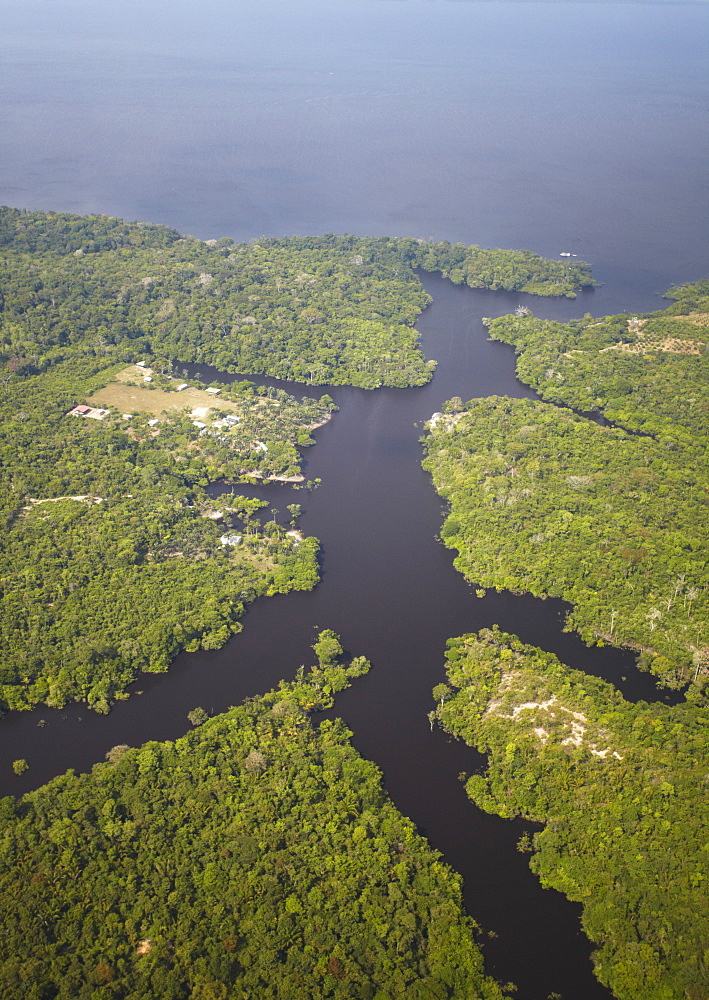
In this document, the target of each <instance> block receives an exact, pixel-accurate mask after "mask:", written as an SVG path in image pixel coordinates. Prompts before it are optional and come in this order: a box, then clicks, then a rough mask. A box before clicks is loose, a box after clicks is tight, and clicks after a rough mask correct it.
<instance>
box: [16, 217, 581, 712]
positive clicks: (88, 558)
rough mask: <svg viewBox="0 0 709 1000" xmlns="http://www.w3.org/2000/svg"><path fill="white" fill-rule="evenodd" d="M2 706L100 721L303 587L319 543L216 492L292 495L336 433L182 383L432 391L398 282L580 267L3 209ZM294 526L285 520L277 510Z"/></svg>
mask: <svg viewBox="0 0 709 1000" xmlns="http://www.w3.org/2000/svg"><path fill="white" fill-rule="evenodd" d="M0 257H1V265H2V282H3V283H2V297H1V298H0V365H1V366H2V383H3V385H2V395H1V398H0V422H1V438H0V463H1V465H2V477H1V482H2V486H1V487H0V507H1V508H2V515H3V519H4V524H5V526H6V532H5V537H4V542H3V549H2V555H1V556H0V560H1V566H2V578H3V594H2V603H1V605H0V620H1V623H2V624H1V626H0V627H1V629H2V642H3V650H4V655H3V662H2V665H0V709H2V710H8V709H28V708H31V707H33V706H35V705H37V704H46V705H48V706H50V707H61V706H63V705H65V704H66V703H67V702H68V701H71V700H76V701H86V702H88V704H89V705H90V706H91V707H92V708H94V709H96V710H97V711H101V712H106V711H108V710H109V708H110V705H111V704H112V702H114V701H115V699H117V698H122V697H125V696H126V689H127V687H128V685H129V684H130V682H131V681H133V680H134V679H135V678H136V676H137V675H138V673H139V672H140V671H150V672H161V671H164V670H166V669H167V668H168V666H169V664H170V662H171V660H172V659H173V658H174V656H175V655H176V654H177V653H178V652H179V651H180V650H183V649H184V650H188V651H191V650H192V651H193V650H196V649H199V648H201V649H216V648H219V647H220V646H222V645H223V644H224V643H225V642H226V641H227V639H228V638H229V636H230V635H232V634H233V633H234V632H237V631H239V630H240V628H241V624H240V618H241V616H242V614H243V611H244V607H245V605H246V604H247V603H249V602H250V601H252V600H253V599H254V598H255V597H257V596H259V595H264V594H266V595H268V594H276V593H286V592H288V591H291V590H302V589H310V588H312V587H313V586H315V584H316V583H317V581H318V565H317V550H318V543H317V541H316V540H315V539H312V538H310V539H304V538H303V537H302V536H301V534H300V533H299V531H298V530H297V524H296V522H297V512H295V508H297V507H298V505H297V504H293V505H290V507H293V508H294V510H291V511H290V513H291V521H290V524H289V525H282V524H281V523H280V522H279V521H278V519H277V517H276V514H278V513H280V512H278V511H276V513H275V514H274V516H273V517H272V518H271V520H267V521H266V522H265V523H263V524H260V523H259V522H258V520H257V519H256V517H255V516H254V515H255V508H254V507H253V502H252V501H247V500H246V499H245V498H243V497H240V496H239V494H238V492H237V493H236V494H235V495H234V498H233V503H232V504H231V506H230V507H229V509H228V510H227V509H223V505H222V508H221V509H216V508H215V507H214V505H212V504H211V503H210V501H209V498H208V497H207V495H206V493H205V490H204V488H205V487H206V486H207V485H208V483H209V482H211V481H213V480H215V479H218V478H226V479H228V480H230V481H235V482H238V481H244V480H246V481H249V482H253V481H254V480H260V479H270V480H274V479H280V480H286V481H296V482H298V481H300V480H302V479H303V477H302V474H301V456H300V453H299V451H298V449H299V448H303V447H307V446H308V445H310V444H312V443H314V442H313V438H312V436H311V432H312V431H313V430H314V429H315V428H316V427H318V426H321V425H322V424H323V423H325V422H326V421H327V420H328V419H329V418H330V416H331V414H332V412H333V410H334V409H336V408H335V407H334V404H333V403H332V400H331V398H330V397H329V396H328V395H323V396H322V397H321V398H320V399H319V400H318V399H311V398H304V399H303V400H301V401H300V402H298V401H297V400H296V399H295V398H294V397H292V396H290V395H289V394H287V393H286V392H284V391H283V390H282V389H280V388H273V387H271V388H266V387H256V386H254V385H253V384H252V383H250V382H249V381H248V380H242V381H240V382H232V383H226V382H222V381H218V380H217V381H211V382H202V381H201V378H200V373H199V372H194V373H193V376H192V377H189V376H188V372H187V369H186V368H184V367H182V365H184V364H190V363H196V364H198V365H201V364H204V365H207V364H209V365H217V366H219V367H221V368H222V369H225V370H228V371H232V372H233V371H239V372H259V373H269V374H271V375H275V376H277V377H281V378H284V377H287V378H289V379H295V380H300V381H307V382H309V383H322V382H330V383H334V384H351V385H355V386H361V387H364V388H376V387H378V386H382V385H390V386H401V387H404V386H413V385H422V384H424V383H425V382H427V381H429V380H430V378H431V376H432V372H433V370H434V368H435V361H426V360H425V359H424V357H423V355H422V353H421V351H420V350H419V348H418V339H419V338H418V333H417V331H416V330H415V329H414V327H413V324H414V321H415V320H416V318H417V316H418V315H419V313H420V312H421V310H422V309H423V308H424V307H425V305H426V304H427V303H428V302H429V301H430V299H429V296H428V295H427V294H426V292H425V291H424V289H423V288H422V286H421V284H420V282H419V281H418V279H417V277H416V275H415V274H414V270H413V269H414V268H415V267H421V268H424V269H429V270H440V271H443V272H444V273H446V274H449V275H450V277H451V280H454V281H456V282H458V283H461V282H466V283H468V284H469V285H471V286H474V287H480V286H483V287H492V288H523V289H527V290H528V291H536V292H538V293H540V294H541V293H542V292H544V293H546V294H564V295H573V294H575V289H576V288H579V287H583V286H588V285H592V284H593V281H592V279H591V278H590V274H589V270H588V268H587V266H586V265H583V264H580V263H568V262H558V261H547V260H544V259H543V258H540V257H538V256H537V255H535V254H532V253H528V252H525V251H504V250H500V251H491V250H484V249H481V248H479V247H465V246H463V245H455V246H454V245H451V244H448V243H431V244H424V243H420V242H419V241H416V240H407V239H403V240H402V239H395V238H387V237H382V238H369V239H358V238H355V237H350V236H344V237H338V236H334V235H326V236H324V237H319V238H293V239H282V240H276V239H269V240H262V241H260V242H258V243H251V244H234V243H233V241H231V240H229V239H223V240H216V241H214V240H213V241H209V242H207V243H205V242H203V241H201V240H198V239H194V238H189V237H183V236H180V234H179V233H177V232H176V231H175V230H172V229H169V228H167V227H163V226H153V225H146V224H142V223H125V222H123V221H122V220H120V219H115V218H109V217H106V216H75V215H69V214H65V213H51V212H50V213H44V212H29V211H25V210H19V209H10V208H1V209H0ZM289 509H290V508H289Z"/></svg>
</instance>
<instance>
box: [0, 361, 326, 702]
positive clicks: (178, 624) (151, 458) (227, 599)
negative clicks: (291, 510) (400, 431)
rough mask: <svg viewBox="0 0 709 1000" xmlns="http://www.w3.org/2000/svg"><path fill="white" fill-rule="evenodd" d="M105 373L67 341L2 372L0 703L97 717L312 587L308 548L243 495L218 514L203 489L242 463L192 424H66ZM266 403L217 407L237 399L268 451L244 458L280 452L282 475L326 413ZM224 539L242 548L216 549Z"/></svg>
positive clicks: (236, 394) (260, 462) (313, 554)
mask: <svg viewBox="0 0 709 1000" xmlns="http://www.w3.org/2000/svg"><path fill="white" fill-rule="evenodd" d="M114 369H115V366H114V368H111V369H107V368H106V362H105V359H104V358H102V357H94V356H92V355H91V354H88V355H84V354H83V353H82V351H81V349H80V348H78V347H77V348H75V349H74V353H73V355H72V356H71V357H70V358H67V359H65V360H62V361H57V362H56V363H55V364H53V365H51V366H49V367H48V368H47V369H46V370H44V371H40V372H37V371H35V370H34V369H33V368H32V367H28V368H27V369H25V368H20V369H19V370H16V371H14V372H11V373H10V374H11V375H12V377H11V378H10V379H8V380H7V382H6V385H5V386H4V389H3V390H0V464H1V467H2V478H1V485H0V506H1V507H2V515H3V525H4V536H3V545H2V551H1V553H0V566H1V579H2V592H1V594H0V633H1V635H2V645H3V660H2V664H1V665H0V705H1V706H2V707H3V708H28V707H31V706H33V705H35V704H37V703H38V702H44V703H46V704H49V705H63V704H64V703H65V702H66V701H67V700H70V699H81V700H86V701H88V703H89V704H90V705H91V706H92V707H94V708H96V709H97V710H99V711H106V710H107V709H108V707H109V705H110V703H111V701H112V700H113V699H114V698H115V697H118V696H120V695H121V694H122V693H123V692H124V691H125V688H126V685H127V684H129V683H130V681H132V680H134V679H135V677H136V675H137V673H138V672H139V671H140V670H150V671H161V670H166V669H167V667H168V664H169V662H170V660H171V659H172V658H173V657H174V656H175V654H176V653H178V652H179V651H180V650H181V649H188V650H189V649H197V648H199V647H200V646H201V647H202V648H204V649H214V648H217V647H219V646H221V645H223V643H224V642H226V640H227V638H228V637H229V636H230V635H231V634H232V633H233V632H235V631H237V630H238V629H239V628H240V625H239V618H240V616H241V614H242V612H243V610H244V605H245V604H246V602H248V601H251V600H253V599H254V598H255V597H256V596H258V595H260V594H275V593H282V592H287V591H289V590H292V589H309V588H311V587H313V586H314V585H315V583H316V582H317V579H318V567H317V549H318V545H317V541H316V540H315V539H312V538H311V539H304V540H302V541H301V540H300V539H299V538H298V537H296V536H294V535H289V534H288V533H287V530H286V527H283V526H281V524H280V523H277V522H276V520H275V519H274V520H271V521H267V522H266V523H265V524H263V525H261V524H259V522H258V521H257V520H256V517H255V510H254V503H253V501H252V502H246V501H239V500H238V499H236V498H233V499H232V500H231V501H230V503H231V506H230V508H229V509H225V508H224V505H223V504H222V505H221V506H220V507H219V510H215V509H214V505H213V503H212V502H211V501H210V500H209V498H208V497H207V495H206V493H205V491H204V486H205V485H206V484H207V482H208V481H210V480H211V479H215V478H217V477H218V476H220V475H233V474H235V473H236V472H238V471H239V470H241V469H243V466H244V461H245V457H244V455H243V454H240V453H239V452H238V449H237V450H236V451H235V449H234V448H233V447H232V446H230V445H229V443H228V441H227V442H226V443H225V442H224V441H223V440H220V436H218V435H212V434H207V435H206V436H205V434H204V433H203V432H202V431H200V430H199V429H198V428H197V427H195V426H194V423H193V422H192V420H191V418H190V416H189V414H187V413H177V414H176V415H174V416H169V415H166V416H164V417H162V418H161V419H160V421H159V424H158V426H155V427H151V426H149V422H148V414H147V413H144V414H135V416H134V418H133V419H132V420H131V421H125V420H123V419H122V418H121V415H120V414H119V413H116V412H113V411H112V412H111V413H110V414H109V416H108V417H107V418H106V419H104V420H93V419H87V418H81V417H75V416H68V415H67V413H68V411H69V410H70V409H71V407H72V406H73V405H74V404H75V403H76V402H78V401H80V400H84V399H86V398H87V396H88V395H89V394H90V393H91V392H92V391H94V390H95V389H97V388H98V387H100V386H102V385H104V384H105V383H106V382H107V381H108V380H109V379H110V377H111V374H112V373H113V371H114ZM160 391H161V390H159V389H158V390H156V392H160ZM272 392H273V391H272ZM276 396H277V398H270V399H269V398H268V397H264V396H261V395H259V393H258V391H257V390H255V389H254V387H253V386H248V385H247V386H243V385H242V386H241V387H224V389H223V396H220V402H219V403H218V404H216V405H217V407H219V406H225V405H229V403H228V400H229V399H235V400H237V403H236V404H235V405H236V406H238V408H239V410H240V412H242V413H244V414H245V419H244V423H245V425H247V426H250V423H249V422H250V421H253V420H258V432H259V433H261V434H263V436H264V437H266V439H267V440H268V441H269V442H271V443H272V448H271V450H270V452H266V453H265V452H254V453H250V456H251V458H252V459H253V461H252V463H251V466H250V467H251V469H252V471H253V470H256V471H258V470H260V471H261V473H262V474H264V473H265V474H269V473H270V472H271V471H272V468H273V462H274V461H276V458H277V452H278V448H279V447H280V449H281V451H280V458H279V459H278V464H277V466H276V468H277V470H280V471H285V472H292V471H296V472H297V471H298V467H297V466H293V461H294V458H293V456H295V459H296V460H297V458H298V455H297V451H296V448H295V444H296V442H297V443H299V444H305V443H307V442H308V441H309V440H310V438H309V436H308V427H309V426H311V424H312V423H313V422H317V421H318V420H319V419H323V418H324V417H326V416H327V415H328V413H329V410H330V408H331V404H330V403H329V402H327V401H326V402H324V403H317V402H313V401H307V402H305V403H303V404H298V403H296V402H295V400H293V399H292V398H291V397H288V396H286V394H285V393H282V394H276ZM222 400H224V402H222ZM276 403H278V405H277V406H276V405H274V404H276ZM254 407H255V408H256V412H257V416H250V415H249V414H250V413H251V411H252V410H253V409H254ZM272 439H274V440H275V443H274V441H272ZM258 506H259V503H258V502H256V504H255V507H256V508H258ZM220 513H221V514H222V515H223V517H222V518H218V514H220ZM230 526H231V527H230ZM230 531H231V532H232V534H233V533H234V532H235V531H236V532H238V533H240V534H241V535H242V538H241V541H240V543H239V544H238V545H229V544H224V542H223V540H222V539H223V537H229V532H230Z"/></svg>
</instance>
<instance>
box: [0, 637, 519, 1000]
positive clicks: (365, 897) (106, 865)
mask: <svg viewBox="0 0 709 1000" xmlns="http://www.w3.org/2000/svg"><path fill="white" fill-rule="evenodd" d="M314 648H315V650H316V653H317V654H318V664H317V665H316V666H315V667H314V668H312V670H311V671H310V672H306V671H304V670H303V669H302V668H301V670H300V671H299V674H298V677H297V678H296V680H295V681H294V682H292V683H285V682H281V684H280V687H279V689H278V690H277V691H273V692H271V693H269V694H266V695H263V696H262V697H259V698H255V699H250V700H248V701H247V702H246V703H245V704H244V705H242V706H241V707H239V708H234V709H232V710H231V711H230V712H227V713H226V714H224V715H221V716H219V717H218V718H215V719H212V720H209V721H206V722H204V723H203V724H202V725H201V726H199V727H198V728H196V729H195V730H194V731H193V732H190V733H189V734H188V735H187V736H185V737H184V738H182V739H180V740H178V741H177V742H175V743H148V744H146V745H145V746H143V747H141V748H139V749H130V748H128V747H127V746H126V747H115V748H114V749H113V750H112V751H110V752H109V754H108V755H107V756H108V760H107V762H106V763H103V764H98V765H96V766H95V767H94V768H93V770H92V772H91V773H90V774H86V775H81V776H77V775H75V774H73V773H72V772H68V773H67V774H66V775H64V776H62V777H59V778H57V779H55V780H54V781H52V782H51V783H50V784H48V785H45V786H44V787H43V788H40V789H38V790H37V791H35V792H32V793H30V794H29V795H27V796H25V798H24V799H22V800H21V801H19V802H18V803H16V802H15V801H14V800H13V799H9V798H8V799H3V800H2V801H0V809H1V810H2V814H3V832H2V839H0V886H1V888H0V893H2V898H3V908H2V911H0V920H1V921H2V931H3V939H4V942H5V944H4V948H3V951H2V958H1V959H0V997H3V998H6V1000H17V998H19V997H22V998H24V1000H50V998H56V1000H82V998H85V1000H89V998H90V1000H119V998H121V1000H123V998H125V1000H129V998H130V1000H139V998H145V1000H148V998H149V1000H153V998H156V997H159V998H160V1000H242V998H243V1000H246V998H255V997H258V998H259V1000H287V998H293V1000H302V998H304V997H308V998H309V1000H320V998H323V1000H324V998H340V1000H404V998H406V1000H434V998H435V1000H445V998H450V1000H501V997H502V992H501V990H500V988H499V987H498V986H497V985H496V984H495V983H494V982H493V981H492V980H490V979H489V978H488V977H486V976H485V975H484V973H483V970H482V960H481V956H480V952H479V950H478V948H477V946H476V944H475V941H474V932H475V925H474V924H473V922H472V921H471V920H470V919H469V918H468V917H467V916H465V914H464V912H463V909H462V902H461V891H460V879H459V877H458V876H457V875H456V874H455V873H454V872H453V871H452V870H451V869H449V868H448V867H447V866H445V865H444V864H442V863H441V862H440V860H439V855H438V854H437V853H436V852H435V851H433V850H432V849H431V848H429V846H428V845H427V843H426V841H425V840H424V839H423V838H422V837H420V836H419V835H418V834H417V833H416V832H415V829H414V827H413V824H412V823H411V822H410V821H409V820H407V819H405V818H404V817H403V816H401V815H400V814H399V813H398V812H397V810H396V809H395V808H394V806H393V805H392V803H391V802H390V801H389V799H388V798H387V797H386V795H385V794H384V792H383V789H382V783H381V775H380V773H379V771H378V770H377V768H376V767H375V766H374V765H373V764H371V763H369V762H367V761H365V760H363V759H362V758H361V757H360V756H359V755H358V754H357V753H356V752H355V751H354V749H353V748H352V746H351V745H350V742H349V737H350V735H351V734H350V733H349V732H348V730H347V729H346V728H345V726H344V725H343V724H342V723H341V722H340V721H339V720H335V721H330V720H327V721H323V722H321V723H320V725H319V726H314V725H313V724H312V723H311V721H310V720H309V718H308V713H309V712H310V711H311V710H313V709H318V708H322V707H324V706H326V705H330V704H332V694H333V692H336V691H339V690H341V689H343V688H344V687H346V686H347V684H348V683H349V681H350V678H351V677H354V676H357V675H358V674H361V673H363V672H365V671H366V670H367V669H368V666H369V665H368V663H367V661H366V660H365V659H364V658H363V657H358V658H356V659H355V660H354V661H353V662H352V664H351V666H349V667H345V666H344V665H342V664H341V662H340V659H341V653H342V649H341V646H340V643H339V640H338V638H337V636H335V635H334V633H332V632H329V631H327V632H324V633H321V635H320V637H319V639H318V641H317V642H316V644H315V647H314Z"/></svg>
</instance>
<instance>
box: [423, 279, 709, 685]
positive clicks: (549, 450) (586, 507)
mask: <svg viewBox="0 0 709 1000" xmlns="http://www.w3.org/2000/svg"><path fill="white" fill-rule="evenodd" d="M673 294H674V295H675V296H676V297H677V301H676V302H675V304H674V305H673V306H671V307H670V308H669V309H668V310H667V311H666V312H664V313H652V314H649V315H648V316H638V317H628V316H622V317H610V318H606V319H604V320H601V321H593V320H591V319H590V318H589V317H587V318H585V319H584V320H582V321H578V322H576V323H568V324H559V323H550V322H547V321H540V320H537V319H535V318H534V317H533V316H512V317H503V318H501V319H500V320H494V321H492V322H491V323H490V330H491V334H492V335H493V336H494V337H497V338H499V339H504V340H507V341H510V342H513V343H514V344H515V345H516V346H517V349H518V350H519V351H520V357H519V361H518V372H519V375H520V377H521V378H523V379H524V380H525V381H528V382H530V383H531V384H532V385H534V386H535V388H537V389H538V390H539V391H540V393H541V394H542V395H543V397H544V399H547V400H550V401H553V402H555V403H557V404H565V406H567V407H568V406H573V407H577V408H579V409H585V408H598V409H600V410H602V411H603V413H604V415H606V416H607V417H609V418H611V419H613V420H614V421H615V422H617V424H618V426H600V425H599V424H598V423H596V422H594V421H592V420H589V419H587V418H585V417H582V416H578V415H576V414H575V413H574V412H572V410H571V409H565V408H563V407H562V406H561V405H554V406H552V405H549V403H547V402H535V401H530V400H524V399H519V400H513V399H506V398H499V397H490V398H488V399H483V400H473V401H471V402H470V403H468V404H467V405H466V406H465V407H463V405H462V403H460V402H459V401H456V402H455V403H449V404H448V405H447V407H446V411H447V412H445V413H442V414H439V415H437V416H435V417H434V419H433V420H431V422H430V424H429V434H428V436H427V437H426V438H425V448H426V452H427V457H426V459H425V462H424V465H425V467H426V468H427V469H429V471H430V472H431V473H432V475H433V480H434V484H435V486H436V488H437V490H438V491H439V492H440V493H441V495H442V496H444V497H445V498H446V499H447V500H448V502H449V503H450V515H449V516H448V518H447V519H446V522H445V524H444V526H443V529H442V537H443V539H444V541H445V542H446V544H447V545H450V546H451V547H453V548H456V549H457V550H458V553H459V555H458V558H457V559H456V565H457V567H458V568H459V569H460V570H461V571H462V572H463V573H464V574H465V575H466V576H467V577H468V578H469V579H470V580H471V581H472V582H474V583H476V584H477V585H478V586H479V587H482V588H485V587H499V588H503V587H504V588H508V589H510V590H513V591H529V592H531V593H533V594H536V595H538V596H546V595H551V596H555V597H561V598H564V599H565V600H567V601H569V602H570V603H571V604H572V605H573V609H572V611H571V613H570V615H569V620H568V627H570V628H575V629H577V630H578V631H579V632H580V633H581V635H582V636H583V638H584V639H585V640H586V641H587V642H594V641H608V642H612V643H615V644H617V645H626V646H630V647H632V648H634V649H637V650H639V651H640V654H641V656H640V664H641V666H644V667H647V668H649V669H651V670H652V671H653V672H654V673H655V674H656V675H657V676H658V677H659V678H660V679H661V680H662V682H663V683H664V684H667V685H669V686H672V687H682V686H684V685H686V684H688V683H689V684H691V696H692V697H697V698H699V697H700V696H701V692H702V690H703V689H704V688H705V687H706V685H707V682H708V681H709V561H708V554H709V550H708V549H707V538H709V503H708V493H707V489H708V487H709V478H708V471H709V470H708V469H707V462H706V441H707V437H706V421H707V408H708V406H709V404H708V403H707V400H708V399H709V392H708V390H709V379H708V378H707V374H708V366H707V361H708V357H707V351H706V342H707V336H708V333H709V327H708V326H707V321H708V317H709V309H708V306H707V285H706V283H699V284H698V285H694V286H691V287H686V288H683V289H680V290H677V291H675V292H673ZM701 310H704V312H702V311H701ZM621 425H622V426H621Z"/></svg>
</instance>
